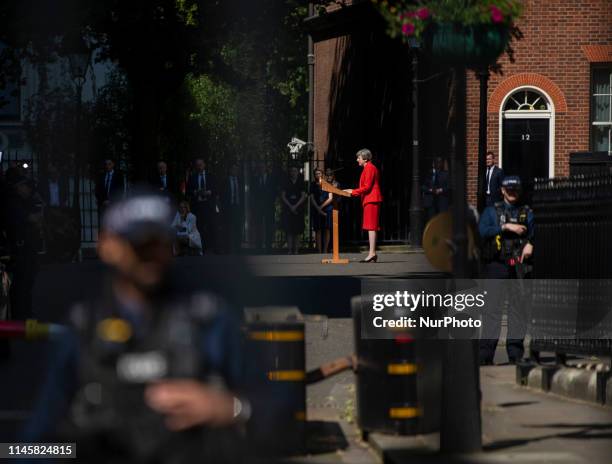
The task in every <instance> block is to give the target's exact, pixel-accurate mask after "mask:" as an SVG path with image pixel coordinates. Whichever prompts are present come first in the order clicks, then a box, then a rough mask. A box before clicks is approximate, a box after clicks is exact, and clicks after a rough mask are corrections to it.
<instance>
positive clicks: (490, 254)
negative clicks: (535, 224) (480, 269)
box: [483, 202, 531, 263]
mask: <svg viewBox="0 0 612 464" xmlns="http://www.w3.org/2000/svg"><path fill="white" fill-rule="evenodd" d="M530 211H531V209H530V208H529V206H527V205H523V206H520V207H518V208H516V209H514V211H513V214H510V209H509V208H506V207H505V203H503V202H498V203H495V216H496V219H497V224H499V226H500V227H502V226H503V225H504V224H507V223H510V224H520V225H523V226H525V227H527V224H528V217H529V213H530ZM527 241H528V240H527V234H524V235H521V236H519V235H517V234H515V233H514V232H510V231H509V230H504V231H502V232H501V233H500V234H497V235H495V236H494V237H490V238H489V239H488V240H487V243H486V245H485V247H484V254H483V256H484V258H485V261H488V262H491V261H502V262H504V263H507V262H508V261H509V260H511V259H513V258H517V257H518V256H520V254H521V252H522V250H523V247H524V246H525V244H526V243H527Z"/></svg>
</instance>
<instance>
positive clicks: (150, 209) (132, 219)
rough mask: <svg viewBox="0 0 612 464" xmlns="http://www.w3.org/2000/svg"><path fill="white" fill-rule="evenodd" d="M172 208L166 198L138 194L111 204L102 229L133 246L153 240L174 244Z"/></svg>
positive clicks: (149, 194)
mask: <svg viewBox="0 0 612 464" xmlns="http://www.w3.org/2000/svg"><path fill="white" fill-rule="evenodd" d="M172 212H173V211H172V206H171V205H170V203H169V202H168V201H167V200H166V199H165V198H164V197H162V196H160V195H155V194H151V193H147V194H138V195H135V196H132V197H129V198H126V199H124V200H120V201H117V202H116V203H111V205H110V206H109V207H108V209H107V210H106V213H104V218H103V220H102V229H103V230H104V231H108V232H112V233H114V234H117V235H119V236H120V237H123V238H125V239H126V240H128V241H129V242H131V243H133V244H137V243H142V242H145V241H147V240H150V239H162V240H170V239H171V238H172V236H173V234H172V228H171V226H170V224H171V221H172Z"/></svg>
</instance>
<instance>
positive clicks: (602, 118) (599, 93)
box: [591, 65, 612, 156]
mask: <svg viewBox="0 0 612 464" xmlns="http://www.w3.org/2000/svg"><path fill="white" fill-rule="evenodd" d="M592 83H593V84H592V86H593V90H592V95H593V98H592V100H591V151H594V152H601V151H603V152H606V153H608V155H610V156H612V65H610V66H607V67H597V68H593V75H592Z"/></svg>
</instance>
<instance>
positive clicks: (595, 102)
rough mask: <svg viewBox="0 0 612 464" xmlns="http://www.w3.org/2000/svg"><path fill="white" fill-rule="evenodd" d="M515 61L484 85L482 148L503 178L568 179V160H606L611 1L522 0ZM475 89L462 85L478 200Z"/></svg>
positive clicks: (505, 62) (610, 151)
mask: <svg viewBox="0 0 612 464" xmlns="http://www.w3.org/2000/svg"><path fill="white" fill-rule="evenodd" d="M517 25H518V27H519V28H520V30H521V31H522V33H523V35H524V37H523V38H522V39H521V40H520V41H517V42H514V44H513V48H514V51H515V54H514V62H510V60H509V59H508V56H507V55H504V56H502V57H501V59H500V60H499V64H501V69H502V72H503V74H491V76H490V79H489V83H488V102H487V126H488V131H487V147H488V150H491V151H493V152H494V153H496V154H497V155H498V157H499V164H500V165H501V167H502V168H503V169H504V171H505V173H506V174H516V175H519V176H521V177H523V180H524V181H526V182H529V180H530V179H531V178H534V177H562V176H567V175H568V174H569V167H570V154H571V153H576V152H599V153H605V154H607V155H612V148H611V138H610V132H611V129H612V115H611V108H612V105H611V98H612V97H611V81H612V3H611V2H610V0H526V1H525V8H524V12H523V16H522V18H521V19H520V20H519V21H518V22H517ZM479 88H480V84H479V80H478V77H477V76H476V74H475V73H474V72H469V73H468V84H467V124H468V125H467V150H468V195H469V201H470V202H471V203H475V202H476V189H477V179H478V128H479V104H480V98H479V94H480V91H479Z"/></svg>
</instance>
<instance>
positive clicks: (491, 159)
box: [484, 151, 504, 206]
mask: <svg viewBox="0 0 612 464" xmlns="http://www.w3.org/2000/svg"><path fill="white" fill-rule="evenodd" d="M486 161H487V170H486V171H485V179H484V194H485V206H493V205H494V204H495V203H499V202H500V201H502V200H503V197H502V192H501V184H502V180H503V179H504V171H502V170H501V168H499V167H497V165H496V164H495V155H494V154H493V152H492V151H489V152H487V157H486Z"/></svg>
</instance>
